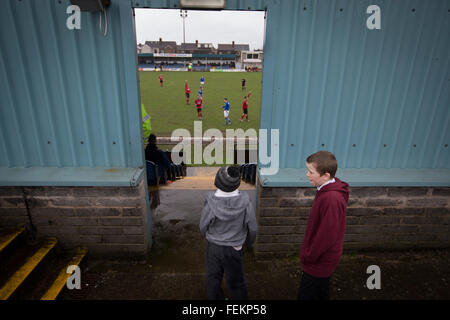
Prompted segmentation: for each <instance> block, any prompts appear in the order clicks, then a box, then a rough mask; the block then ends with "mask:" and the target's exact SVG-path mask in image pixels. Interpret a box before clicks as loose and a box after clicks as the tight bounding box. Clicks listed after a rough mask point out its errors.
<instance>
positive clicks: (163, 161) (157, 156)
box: [145, 133, 172, 183]
mask: <svg viewBox="0 0 450 320" xmlns="http://www.w3.org/2000/svg"><path fill="white" fill-rule="evenodd" d="M145 160H147V161H152V162H154V163H155V164H157V165H158V173H159V175H160V176H161V180H160V181H161V183H165V177H166V176H167V170H168V169H169V168H170V161H169V159H168V158H167V156H166V153H165V152H164V151H162V150H160V149H158V146H157V145H156V136H155V135H154V134H153V133H152V134H150V136H149V137H148V145H147V147H146V148H145ZM167 182H168V183H171V182H172V181H169V180H168V181H167Z"/></svg>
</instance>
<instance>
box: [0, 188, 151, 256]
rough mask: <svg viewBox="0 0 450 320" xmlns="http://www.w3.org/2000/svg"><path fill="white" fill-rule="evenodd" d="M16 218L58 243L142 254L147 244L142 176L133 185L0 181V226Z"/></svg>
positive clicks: (117, 253) (113, 253)
mask: <svg viewBox="0 0 450 320" xmlns="http://www.w3.org/2000/svg"><path fill="white" fill-rule="evenodd" d="M24 194H25V197H24ZM25 199H26V202H25ZM27 205H28V210H27ZM17 224H25V225H26V226H27V228H28V229H29V230H32V229H35V230H36V236H37V237H38V238H40V237H49V236H52V237H56V238H57V239H58V241H59V243H60V244H61V246H62V247H63V248H64V247H67V248H70V247H75V246H85V247H87V248H88V249H89V252H91V253H96V254H106V255H111V256H120V255H125V256H142V255H144V254H146V252H147V250H148V244H149V234H148V221H147V209H146V203H145V185H144V180H142V181H141V183H140V184H139V185H138V186H137V187H0V226H2V227H4V226H15V225H17Z"/></svg>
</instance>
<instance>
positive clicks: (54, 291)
mask: <svg viewBox="0 0 450 320" xmlns="http://www.w3.org/2000/svg"><path fill="white" fill-rule="evenodd" d="M86 254H87V249H86V248H77V250H76V252H75V253H74V254H73V256H72V258H71V259H70V261H69V262H68V263H66V264H65V265H64V267H63V268H62V269H61V272H60V273H59V275H58V277H57V278H56V279H55V281H54V282H53V284H52V285H51V286H50V288H48V289H47V291H46V292H45V294H44V295H43V296H42V297H41V300H55V299H56V298H57V297H58V295H59V294H60V293H61V292H62V291H63V289H64V288H65V287H66V283H67V279H69V277H70V275H71V274H69V273H67V269H68V268H69V266H72V265H74V266H80V263H81V261H82V260H83V258H84V257H85V256H86Z"/></svg>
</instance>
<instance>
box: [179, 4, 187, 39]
mask: <svg viewBox="0 0 450 320" xmlns="http://www.w3.org/2000/svg"><path fill="white" fill-rule="evenodd" d="M180 17H181V18H183V43H186V35H185V32H184V20H185V19H186V17H187V10H184V12H183V10H180Z"/></svg>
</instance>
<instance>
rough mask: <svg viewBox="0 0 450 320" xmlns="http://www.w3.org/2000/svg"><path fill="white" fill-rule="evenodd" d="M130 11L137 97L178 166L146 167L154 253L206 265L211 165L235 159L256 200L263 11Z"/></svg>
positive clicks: (172, 262)
mask: <svg viewBox="0 0 450 320" xmlns="http://www.w3.org/2000/svg"><path fill="white" fill-rule="evenodd" d="M134 15H135V26H136V39H137V44H136V46H137V55H138V68H139V81H140V95H141V103H142V105H143V108H144V109H145V112H146V113H147V114H148V115H149V118H150V124H151V133H153V134H154V135H155V137H156V140H155V141H154V142H156V143H155V144H156V147H157V149H159V150H161V151H162V152H163V153H164V154H165V155H166V156H167V159H168V160H169V162H172V164H173V165H175V166H177V165H179V166H181V168H180V167H175V168H174V167H173V166H172V169H167V176H165V177H162V178H161V177H159V178H160V179H159V180H158V175H159V173H160V172H158V170H160V167H161V166H163V165H160V166H159V167H158V169H156V171H155V170H153V169H151V170H152V174H153V173H154V175H155V183H154V184H153V185H152V184H150V185H149V198H150V202H151V204H150V206H151V213H152V236H153V239H154V241H153V247H154V248H153V249H154V257H155V259H157V260H158V262H159V263H161V262H162V261H164V260H166V261H167V265H166V266H165V268H167V267H169V268H170V266H171V267H176V266H180V267H182V268H183V270H186V269H185V268H186V266H189V265H192V267H193V268H197V267H200V268H201V269H202V270H203V268H204V252H205V251H204V245H205V241H204V240H203V239H202V236H201V234H200V232H199V228H198V225H199V220H200V216H201V211H202V206H203V204H204V201H205V198H206V195H207V193H208V192H214V191H215V190H216V189H217V188H216V187H215V185H214V179H215V175H216V172H217V170H218V169H219V168H220V167H221V166H225V165H237V166H239V169H240V173H241V178H242V179H241V184H240V187H239V190H240V192H246V193H248V194H249V196H250V199H251V201H252V203H253V207H254V208H255V205H256V189H255V182H256V181H255V180H256V163H257V139H258V135H259V126H260V105H261V89H262V71H263V59H264V38H265V34H264V33H265V20H266V19H265V18H266V15H265V12H264V11H231V10H224V11H203V10H202V11H198V10H179V9H134ZM227 103H228V105H229V106H230V107H229V110H226V109H227V108H228V107H227ZM244 109H245V111H244ZM225 111H228V112H227V113H226V112H225ZM143 118H144V116H143ZM144 132H145V130H144ZM144 135H145V133H144ZM144 138H147V137H144ZM154 139H155V138H154ZM147 148H149V147H148V145H146V150H147ZM146 153H147V152H146ZM148 153H149V154H150V153H151V152H148ZM161 161H162V160H161ZM147 175H149V173H148V171H147ZM163 175H164V173H163ZM186 247H189V252H192V255H190V254H189V253H187V252H183V248H186ZM180 259H183V263H180ZM166 270H167V269H166Z"/></svg>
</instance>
